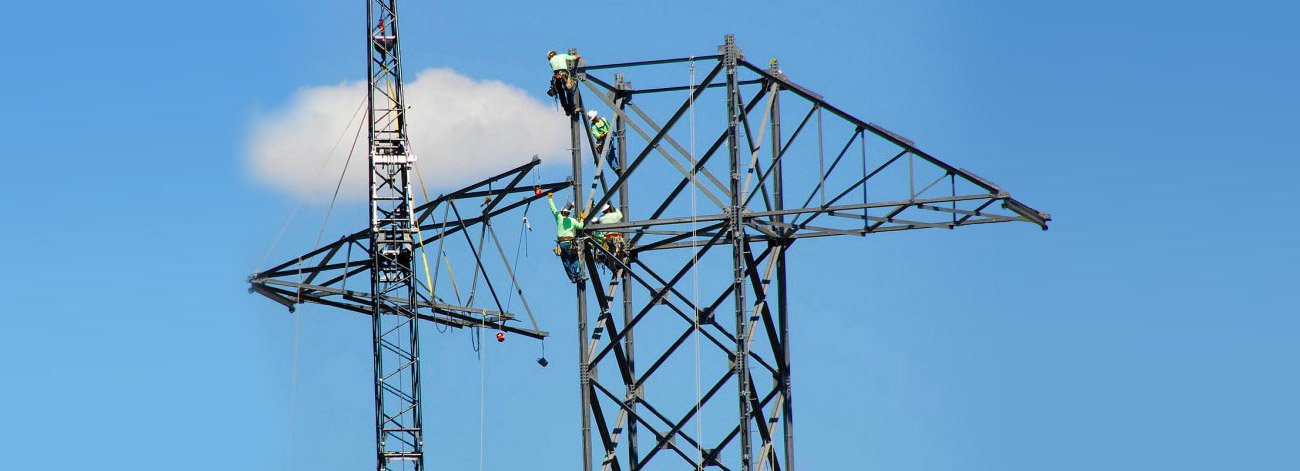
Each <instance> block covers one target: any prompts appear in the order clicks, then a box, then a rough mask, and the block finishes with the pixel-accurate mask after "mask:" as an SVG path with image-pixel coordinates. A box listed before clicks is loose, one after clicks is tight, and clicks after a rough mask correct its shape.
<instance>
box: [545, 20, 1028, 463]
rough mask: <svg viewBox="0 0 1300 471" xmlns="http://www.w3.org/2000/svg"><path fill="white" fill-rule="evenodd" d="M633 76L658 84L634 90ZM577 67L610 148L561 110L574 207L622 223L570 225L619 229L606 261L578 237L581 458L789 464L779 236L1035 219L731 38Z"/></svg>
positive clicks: (790, 238)
mask: <svg viewBox="0 0 1300 471" xmlns="http://www.w3.org/2000/svg"><path fill="white" fill-rule="evenodd" d="M687 67H689V72H688V71H687ZM614 72H617V73H614ZM610 73H612V76H611V75H607V74H610ZM634 74H635V77H637V78H638V80H641V77H645V78H647V79H648V80H649V81H652V82H660V83H657V84H656V86H654V87H649V88H633V87H632V86H631V83H630V82H629V81H627V80H626V78H630V77H633V76H634ZM576 77H577V79H578V82H579V84H580V85H579V87H580V89H581V90H580V91H581V92H582V93H581V94H580V96H579V100H580V101H579V104H580V106H582V107H583V109H601V110H602V111H603V110H605V109H608V110H612V112H613V113H614V117H613V118H614V119H613V122H614V127H615V129H616V131H615V132H613V133H610V134H609V135H608V137H606V139H607V140H608V141H607V142H606V143H604V144H609V143H612V142H616V143H617V144H618V145H617V149H618V159H619V162H620V167H621V168H622V169H623V171H622V172H618V173H614V172H610V171H609V170H608V169H604V168H603V167H604V164H603V162H602V161H603V160H604V159H601V158H597V156H596V155H595V154H594V152H593V153H592V154H589V155H587V156H583V155H582V154H581V150H580V147H582V146H580V144H581V142H582V141H586V142H587V147H588V148H589V149H591V148H595V146H594V144H596V143H595V142H594V140H593V138H592V136H591V134H590V133H589V132H586V129H588V128H589V126H590V123H589V122H587V121H586V117H585V116H576V115H575V116H574V117H573V118H572V120H571V121H572V126H571V128H572V134H573V135H572V139H573V143H574V146H573V147H574V149H575V150H574V155H573V165H574V169H573V172H574V180H573V181H574V184H573V191H574V198H575V201H586V202H588V203H589V204H587V205H586V207H587V208H588V212H590V209H591V208H600V207H601V206H602V205H604V204H605V203H610V202H613V203H615V204H616V205H618V206H620V207H621V208H622V210H623V213H624V215H626V217H627V219H628V220H625V221H624V222H619V223H614V224H591V225H589V226H588V227H587V228H586V229H585V232H587V233H588V234H590V233H591V232H593V231H606V232H618V233H621V234H623V235H624V236H625V238H626V240H628V241H629V243H628V249H627V251H626V255H625V256H621V255H622V254H621V253H614V251H611V250H609V247H608V246H606V245H604V244H600V243H596V242H595V241H596V239H594V238H591V237H588V238H587V239H586V241H585V242H583V243H582V254H583V258H584V264H585V271H586V273H587V275H589V277H590V279H589V282H587V283H582V284H579V286H578V288H577V295H578V297H577V303H578V306H577V310H578V322H579V326H578V328H579V332H580V333H581V336H580V339H581V341H580V345H579V358H580V365H579V373H580V376H579V377H580V382H581V386H580V388H581V392H582V410H583V417H582V423H583V431H582V434H583V445H584V450H583V453H584V455H583V458H584V468H583V469H584V470H590V469H592V466H593V462H595V463H599V466H600V467H601V469H602V470H617V471H637V470H641V469H686V468H684V467H683V466H686V467H690V468H694V469H703V468H704V467H716V468H718V469H723V470H736V469H738V470H746V471H748V470H750V469H754V467H757V469H759V470H763V471H766V470H769V469H770V470H773V471H780V470H782V469H785V470H789V469H792V462H793V436H794V435H793V422H792V420H793V409H792V401H791V387H790V366H791V365H790V362H789V349H790V339H789V331H788V328H787V326H788V322H789V312H788V311H789V304H788V300H787V297H786V295H787V293H786V275H785V269H786V262H785V261H786V255H787V253H788V251H789V248H790V247H791V244H793V243H794V242H795V241H797V240H800V239H805V238H817V237H829V236H841V235H855V236H864V235H868V234H875V233H880V232H893V231H904V230H912V229H925V228H942V229H952V228H956V227H961V226H969V225H976V224H987V223H998V222H1014V221H1023V222H1029V223H1032V224H1036V225H1038V226H1040V227H1042V228H1043V229H1046V228H1047V226H1046V223H1047V221H1049V220H1050V219H1051V218H1050V216H1049V215H1047V214H1046V213H1042V212H1039V211H1037V210H1034V209H1032V208H1030V207H1028V206H1026V205H1024V204H1022V203H1020V202H1018V201H1016V200H1014V199H1012V198H1011V196H1010V195H1009V194H1008V193H1007V192H1006V191H1004V190H1002V189H1001V188H1000V187H998V186H997V185H994V184H993V183H991V182H989V181H987V180H984V179H982V178H979V177H977V176H975V175H974V174H972V173H971V172H969V171H966V170H962V169H959V168H956V167H954V166H951V165H949V164H947V163H944V162H943V161H940V160H939V159H936V158H934V157H933V156H931V155H929V154H927V153H925V152H924V151H922V150H920V149H918V148H916V147H915V146H914V145H913V143H912V142H911V141H909V140H907V139H905V138H902V137H900V136H898V135H896V134H894V133H892V132H890V131H887V130H885V129H884V128H883V127H881V126H878V125H875V124H872V123H868V122H865V121H862V120H860V119H858V118H856V117H854V116H852V115H850V114H848V113H846V112H844V111H841V110H840V109H838V108H835V107H834V106H832V105H831V104H829V103H827V102H826V101H824V100H823V99H822V97H820V96H819V95H817V94H815V93H813V92H811V91H809V90H806V89H804V88H803V87H800V86H799V85H797V84H795V83H793V82H792V81H791V80H790V79H789V78H788V77H787V76H786V75H785V74H783V73H782V72H781V71H780V70H779V68H778V67H777V64H776V62H775V61H772V62H771V63H770V64H769V66H767V67H758V66H755V65H754V64H752V63H750V62H748V61H746V60H745V58H744V55H743V53H742V52H741V50H740V49H739V48H738V47H736V46H735V44H734V41H733V40H732V38H731V37H730V36H728V37H727V40H726V43H725V44H724V45H722V46H720V47H719V49H718V54H716V55H708V56H697V57H690V58H678V59H666V60H653V61H644V62H631V63H620V64H608V65H585V64H583V65H580V67H579V68H578V70H577V74H576ZM687 77H689V79H687ZM656 115H659V116H663V115H666V116H668V117H667V119H663V120H662V121H657V120H656V119H655V118H653V116H656ZM688 136H689V137H688ZM697 143H698V146H699V149H696V146H697ZM700 150H702V152H698V151H700ZM593 161H594V162H595V168H596V176H595V177H594V178H593V179H592V184H591V187H590V190H589V191H587V192H586V195H584V194H583V193H584V191H583V188H581V187H580V185H579V181H581V179H582V169H583V167H584V166H587V167H588V168H590V165H588V164H587V163H588V162H593ZM664 175H669V176H670V178H667V179H665V177H664ZM638 177H640V178H638ZM633 200H635V201H633ZM633 202H634V203H635V204H630V203H633ZM629 206H630V207H629ZM683 214H689V216H682V215H683ZM589 288H590V290H591V291H592V293H591V295H589V294H588V293H587V290H588V289H589ZM620 288H621V289H620ZM620 294H621V299H619V298H618V296H619V295H620ZM589 300H594V301H595V307H596V308H597V309H598V312H597V313H596V319H595V323H594V325H592V326H590V328H589V326H588V319H587V303H588V301H589ZM634 301H635V302H634ZM620 308H621V309H620ZM617 311H621V314H622V315H621V316H616V315H615V312H617ZM634 339H635V341H634ZM692 370H694V371H692ZM602 372H603V373H605V376H601V375H600V373H602ZM692 376H694V377H695V378H697V380H696V381H692V380H690V379H689V378H691V377H692ZM692 386H693V387H694V388H695V393H694V394H692V391H691V389H692ZM593 422H594V425H595V427H594V429H595V437H594V438H593V436H592V425H593Z"/></svg>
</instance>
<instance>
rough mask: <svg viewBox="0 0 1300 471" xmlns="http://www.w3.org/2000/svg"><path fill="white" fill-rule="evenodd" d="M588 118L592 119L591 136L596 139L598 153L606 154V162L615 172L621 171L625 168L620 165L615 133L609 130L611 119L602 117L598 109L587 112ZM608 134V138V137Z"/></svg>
mask: <svg viewBox="0 0 1300 471" xmlns="http://www.w3.org/2000/svg"><path fill="white" fill-rule="evenodd" d="M587 119H589V120H591V137H592V138H593V139H595V140H596V155H597V157H598V158H599V156H602V155H603V156H605V162H606V163H608V164H609V168H611V169H614V171H615V172H621V171H622V170H623V169H621V168H619V166H618V157H617V156H615V153H616V152H617V149H616V147H617V145H616V144H615V142H614V137H615V136H614V135H613V134H611V133H610V132H609V129H610V126H609V120H607V119H605V118H602V117H600V116H599V115H598V114H597V113H596V110H591V111H588V112H587ZM606 136H608V139H607V138H606Z"/></svg>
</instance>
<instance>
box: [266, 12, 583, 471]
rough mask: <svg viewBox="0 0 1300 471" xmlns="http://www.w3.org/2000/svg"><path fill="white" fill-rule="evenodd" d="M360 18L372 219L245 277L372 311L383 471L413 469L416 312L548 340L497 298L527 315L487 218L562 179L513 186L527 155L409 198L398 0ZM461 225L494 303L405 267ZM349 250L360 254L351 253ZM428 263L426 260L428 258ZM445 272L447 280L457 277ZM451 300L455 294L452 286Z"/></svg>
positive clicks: (277, 294)
mask: <svg viewBox="0 0 1300 471" xmlns="http://www.w3.org/2000/svg"><path fill="white" fill-rule="evenodd" d="M366 18H367V20H366V25H367V26H366V28H367V30H366V42H367V51H368V53H367V77H368V84H369V86H368V88H367V100H368V103H369V107H368V111H369V112H368V117H369V138H368V143H369V164H370V165H369V175H370V176H369V182H370V197H369V200H370V206H369V216H370V217H369V219H370V227H369V228H368V229H365V230H362V231H358V232H355V233H353V234H351V235H348V236H344V237H343V238H341V239H340V240H338V241H336V242H334V243H332V244H328V245H326V246H323V247H320V248H318V249H316V250H313V251H311V252H308V253H306V254H303V255H301V256H299V257H295V258H294V259H291V260H289V261H286V262H284V263H281V264H280V265H277V266H275V267H272V268H270V269H268V270H265V271H261V272H258V273H254V274H253V275H251V276H250V277H249V283H250V290H251V291H253V292H256V293H259V294H262V295H263V296H266V297H267V298H270V299H271V300H273V301H275V302H277V303H280V304H282V305H284V306H286V307H288V308H289V309H290V310H291V311H292V310H294V306H295V305H296V304H300V303H315V304H322V305H326V306H332V307H336V308H340V309H345V310H349V311H353V312H358V313H362V314H367V315H370V316H371V319H372V325H371V327H372V329H371V332H372V336H373V338H372V341H373V342H372V345H373V359H374V388H375V389H374V390H375V436H376V462H377V465H376V466H377V469H379V470H380V471H385V470H396V469H401V470H412V471H420V470H423V469H424V434H423V415H422V411H421V407H420V406H421V397H422V396H421V384H420V348H419V347H420V343H419V342H420V337H419V321H420V320H426V321H432V322H434V323H436V324H440V325H445V326H451V327H457V328H461V327H477V328H485V329H494V330H498V331H501V332H511V333H516V334H521V335H524V336H527V337H531V338H537V339H540V338H544V337H545V336H546V335H547V333H546V332H544V331H542V330H540V329H538V328H537V324H536V322H535V321H532V323H531V327H519V326H516V325H512V324H511V322H512V321H515V320H516V319H515V316H514V315H512V314H510V313H508V312H506V309H503V308H502V301H503V299H504V298H505V297H507V296H518V297H519V299H520V301H521V304H522V306H523V308H524V310H525V311H528V315H529V318H530V320H531V319H532V313H531V311H529V309H528V304H527V300H526V299H524V296H523V291H522V290H521V289H520V287H519V283H518V282H517V280H516V279H515V276H514V273H513V269H512V268H511V264H510V263H509V261H508V260H507V259H506V254H505V250H504V249H503V248H502V246H501V242H500V240H499V238H498V237H497V234H496V231H495V230H494V229H493V228H492V222H491V221H492V218H493V217H495V216H500V215H502V214H504V213H506V212H509V211H512V210H515V209H517V208H521V207H524V208H526V207H527V205H528V204H530V203H531V202H532V201H535V200H537V199H539V198H541V196H542V195H543V194H545V193H546V192H549V191H554V190H557V189H561V188H563V187H565V186H568V182H559V183H546V184H542V183H534V184H532V185H529V186H521V185H520V183H521V182H522V181H523V180H524V178H525V176H527V175H528V174H529V172H530V171H531V170H532V169H533V168H534V167H536V166H537V165H538V164H539V163H540V161H539V160H538V159H537V158H536V157H534V158H533V160H532V161H531V162H529V163H527V164H525V165H522V166H520V167H517V168H514V169H511V170H509V171H506V172H503V173H501V174H499V175H496V176H493V177H491V178H488V179H485V180H483V181H480V182H478V183H476V184H473V185H470V186H467V187H465V188H462V189H460V190H457V191H453V192H450V193H447V194H445V195H442V196H440V197H438V198H437V199H435V200H433V201H430V202H428V203H426V204H424V205H421V206H419V207H415V205H414V200H413V194H412V183H413V182H412V179H413V178H416V175H415V165H416V158H415V155H414V154H413V153H412V152H411V146H410V142H409V140H408V138H407V133H406V119H405V111H406V106H405V101H404V99H403V89H402V67H401V54H400V52H399V48H398V46H399V42H398V21H397V7H396V1H395V0H367V3H366ZM471 208H472V211H471V210H470V209H471ZM436 210H441V211H442V214H441V222H437V221H436V220H435V214H436V213H435V211H436ZM462 211H466V213H464V214H462ZM474 226H477V228H478V232H479V234H477V241H476V240H475V237H471V236H470V232H471V227H474ZM458 233H459V234H460V235H461V236H462V237H463V238H464V242H465V244H466V246H467V247H468V248H469V252H470V254H471V255H472V256H473V258H474V276H473V285H472V286H474V287H477V286H478V283H479V281H480V279H481V280H482V282H483V284H484V285H485V287H486V288H487V290H488V292H489V293H490V296H491V300H492V302H493V303H494V304H495V306H496V310H491V309H482V308H474V307H472V306H473V305H474V301H473V294H471V296H470V299H469V300H468V301H467V302H466V303H465V305H463V306H462V305H457V304H451V303H447V302H444V301H443V300H442V298H440V297H438V296H435V295H434V293H436V292H438V289H437V288H438V287H437V278H436V277H432V278H431V279H429V280H428V281H427V283H426V284H421V283H420V282H419V281H418V279H417V276H416V273H415V270H414V269H413V268H414V266H415V265H416V264H415V263H414V261H415V260H416V258H415V255H416V253H417V250H421V249H423V248H424V247H425V245H426V244H432V243H437V245H438V252H437V254H438V255H437V256H436V257H435V263H436V262H437V261H438V260H439V258H438V257H440V256H442V254H443V253H444V251H443V244H444V243H445V242H446V241H447V239H448V238H451V237H453V236H456V235H457V234H458ZM426 235H427V238H426V237H425V236H426ZM488 240H490V241H491V242H492V244H493V246H495V248H496V251H497V253H498V255H500V257H501V262H502V265H503V266H504V270H505V272H506V274H508V275H509V278H510V282H511V286H510V291H513V292H510V291H505V292H500V293H499V292H498V288H504V287H497V286H494V285H493V283H492V280H491V278H490V277H489V273H488V269H487V267H486V266H485V260H484V258H485V257H490V256H488V255H485V254H484V250H483V249H485V248H487V247H489V246H488V245H487V241H488ZM353 249H356V252H357V255H358V257H357V258H353ZM425 265H426V269H427V265H428V263H427V261H426V262H425ZM438 266H439V268H440V265H438ZM448 270H449V271H450V266H449V267H448ZM448 276H449V277H450V272H449V273H448ZM367 277H368V281H369V286H368V288H369V289H368V290H356V289H353V290H349V289H348V287H347V281H348V280H349V279H355V278H363V279H364V278H367ZM357 281H360V280H357ZM451 281H452V283H453V289H454V288H455V285H454V283H455V280H454V279H452V280H451ZM355 282H356V281H354V283H355ZM472 292H473V288H471V293H472ZM456 297H457V300H458V301H459V292H457V296H456Z"/></svg>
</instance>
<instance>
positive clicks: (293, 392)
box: [255, 99, 366, 471]
mask: <svg viewBox="0 0 1300 471" xmlns="http://www.w3.org/2000/svg"><path fill="white" fill-rule="evenodd" d="M365 104H366V101H365V100H364V99H362V100H361V103H358V104H357V109H356V111H353V112H352V117H351V118H348V122H347V123H346V124H344V125H343V130H341V131H340V132H339V137H338V138H337V139H335V140H334V144H333V145H332V146H330V150H329V152H327V153H326V154H325V160H324V161H322V162H321V165H320V167H319V168H317V169H316V176H315V177H313V180H314V179H315V178H319V177H320V174H321V172H323V171H325V167H326V166H327V165H329V162H330V161H331V160H333V158H334V151H335V150H337V149H338V146H339V144H340V143H342V142H343V138H344V137H346V136H347V131H348V129H349V128H351V127H352V121H355V120H356V119H357V115H359V114H360V113H361V109H362V108H363V107H364V106H365ZM360 130H361V128H360V126H358V127H357V132H358V133H360ZM352 147H353V148H354V149H355V147H356V139H355V138H354V139H353V141H352ZM351 158H352V154H351V151H349V154H348V159H349V161H350V160H351ZM343 171H344V173H346V172H347V164H346V163H345V164H343ZM342 179H343V177H342V176H341V175H340V176H339V181H340V182H342ZM337 198H338V189H337V188H335V190H334V199H337ZM334 199H331V200H330V208H331V209H333V206H334ZM305 201H306V198H305V197H304V196H299V197H298V201H297V202H296V203H295V204H294V207H293V211H291V212H290V213H289V217H288V218H286V219H285V221H284V224H283V225H281V226H280V232H279V233H277V234H276V235H275V239H274V240H272V241H271V246H270V247H267V249H266V253H265V254H263V255H262V261H261V262H259V263H258V264H257V269H256V270H255V271H257V272H261V271H262V267H263V266H265V265H266V261H267V260H268V259H270V257H271V253H272V252H274V251H275V247H276V246H278V245H279V244H280V239H281V238H282V237H283V236H284V233H285V231H286V230H288V229H289V225H290V224H292V223H293V220H294V217H295V216H297V215H298V210H300V209H302V205H303V203H304V202H305ZM325 222H326V223H328V222H329V213H328V212H327V213H326V216H325ZM324 228H325V226H324V224H322V225H321V231H322V232H323V231H324ZM320 238H321V236H320V235H319V234H318V235H317V236H316V248H320ZM350 249H351V247H349V250H350ZM312 250H313V251H315V249H312ZM298 278H299V282H301V281H302V259H301V258H300V259H298ZM299 292H301V290H299ZM301 316H302V314H301V313H299V312H297V311H296V310H295V311H294V313H293V354H292V360H291V366H290V369H289V438H288V444H287V446H286V447H285V448H286V450H287V451H286V453H285V458H284V469H285V470H286V471H288V470H290V469H292V467H293V431H294V411H295V408H296V403H297V396H298V338H299V335H300V320H301Z"/></svg>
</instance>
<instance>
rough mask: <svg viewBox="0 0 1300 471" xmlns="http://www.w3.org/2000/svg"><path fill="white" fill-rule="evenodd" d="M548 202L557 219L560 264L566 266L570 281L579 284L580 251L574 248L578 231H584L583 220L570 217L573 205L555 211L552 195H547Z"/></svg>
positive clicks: (556, 240)
mask: <svg viewBox="0 0 1300 471" xmlns="http://www.w3.org/2000/svg"><path fill="white" fill-rule="evenodd" d="M546 202H547V203H550V204H551V216H554V217H555V242H556V243H557V244H558V246H557V248H556V252H558V254H557V255H559V256H560V262H562V263H563V264H564V272H565V273H567V274H568V275H569V281H572V282H574V283H579V282H581V281H582V280H581V279H580V278H579V272H578V251H577V250H576V247H574V245H573V244H574V242H575V240H574V238H575V237H577V235H578V231H579V230H581V229H582V218H581V217H578V218H573V217H569V213H571V212H572V211H573V203H567V204H565V205H564V209H560V210H556V209H555V200H554V199H552V193H547V194H546Z"/></svg>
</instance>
